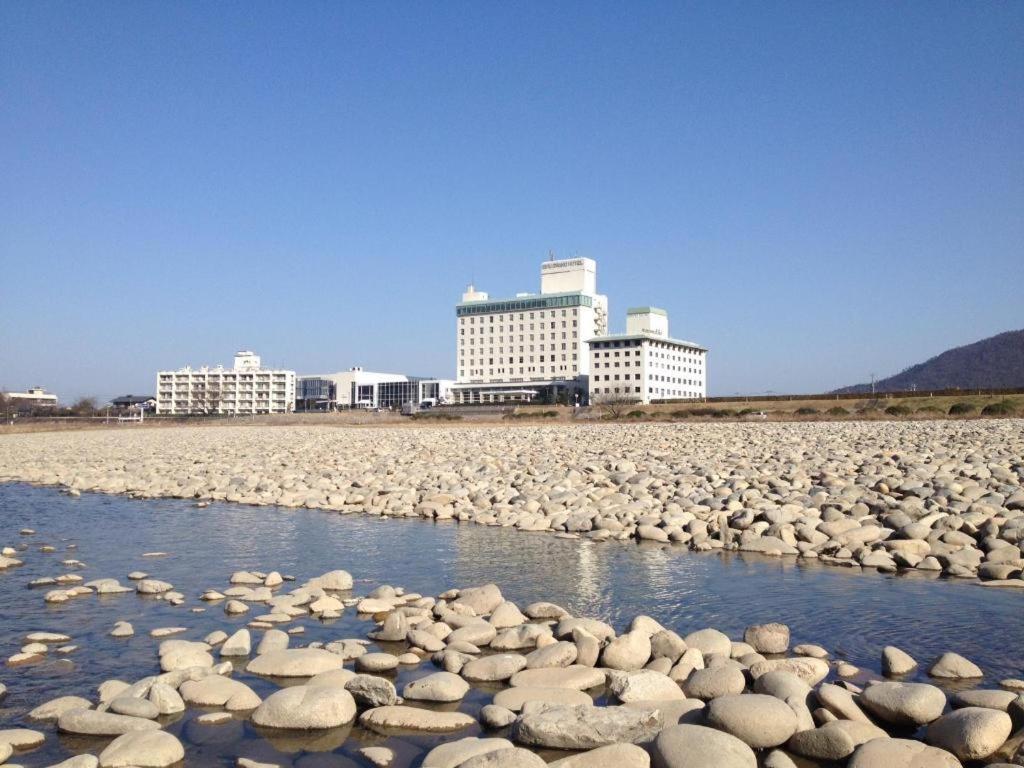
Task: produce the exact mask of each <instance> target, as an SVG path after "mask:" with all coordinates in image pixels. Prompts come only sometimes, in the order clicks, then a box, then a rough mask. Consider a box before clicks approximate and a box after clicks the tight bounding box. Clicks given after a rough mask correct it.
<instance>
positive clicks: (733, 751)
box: [651, 725, 757, 768]
mask: <svg viewBox="0 0 1024 768" xmlns="http://www.w3.org/2000/svg"><path fill="white" fill-rule="evenodd" d="M651 764H652V765H653V766H654V768H757V758H756V757H755V756H754V751H753V750H752V749H751V748H750V747H748V746H747V745H746V744H744V743H743V742H742V741H740V740H739V739H737V738H736V737H735V736H732V735H731V734H728V733H724V732H722V731H716V730H715V729H714V728H706V727H704V726H702V725H671V726H669V727H668V728H665V729H664V730H662V732H661V733H659V734H658V737H657V738H656V739H655V740H654V747H653V749H652V750H651Z"/></svg>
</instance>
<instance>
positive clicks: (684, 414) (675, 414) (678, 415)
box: [669, 411, 691, 419]
mask: <svg viewBox="0 0 1024 768" xmlns="http://www.w3.org/2000/svg"><path fill="white" fill-rule="evenodd" d="M669 415H670V416H672V418H673V419H686V418H689V417H690V415H691V414H690V412H689V411H672V413H671V414H669Z"/></svg>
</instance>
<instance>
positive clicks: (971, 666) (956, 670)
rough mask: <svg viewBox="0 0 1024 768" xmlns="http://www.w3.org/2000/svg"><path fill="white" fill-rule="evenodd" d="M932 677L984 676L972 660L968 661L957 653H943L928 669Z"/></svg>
mask: <svg viewBox="0 0 1024 768" xmlns="http://www.w3.org/2000/svg"><path fill="white" fill-rule="evenodd" d="M928 674H929V675H931V676H932V677H941V678H946V679H949V680H964V679H971V678H975V677H984V676H985V673H984V672H982V671H981V668H980V667H979V666H978V665H977V664H975V663H974V662H971V661H968V660H967V659H965V658H964V657H963V656H961V655H960V654H958V653H944V654H942V655H941V656H940V657H939V658H938V660H937V661H936V662H935V663H934V664H932V666H931V668H930V669H929V670H928Z"/></svg>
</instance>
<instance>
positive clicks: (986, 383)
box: [833, 330, 1024, 394]
mask: <svg viewBox="0 0 1024 768" xmlns="http://www.w3.org/2000/svg"><path fill="white" fill-rule="evenodd" d="M1014 387H1024V330H1020V331H1007V332H1006V333H1000V334H998V335H996V336H991V337H989V338H987V339H982V340H981V341H976V342H974V343H973V344H967V345H965V346H963V347H956V348H954V349H949V350H946V351H945V352H943V353H942V354H940V355H936V356H935V357H933V358H931V359H930V360H926V361H924V362H923V363H918V364H917V365H912V366H911V367H910V368H907V369H906V370H904V371H902V372H900V373H897V374H896V375H895V376H890V377H889V378H887V379H882V380H881V381H877V382H875V391H876V392H900V391H906V390H909V389H914V388H916V389H918V390H922V391H923V390H934V389H1011V388H1014ZM870 391H871V385H870V384H855V385H853V386H851V387H843V388H842V389H837V390H835V391H834V393H833V394H847V393H861V392H870Z"/></svg>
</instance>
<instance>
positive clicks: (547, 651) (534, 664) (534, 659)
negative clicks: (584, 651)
mask: <svg viewBox="0 0 1024 768" xmlns="http://www.w3.org/2000/svg"><path fill="white" fill-rule="evenodd" d="M578 653H579V651H578V649H577V648H576V644H575V643H570V642H567V641H565V640H559V641H558V642H556V643H552V644H551V645H546V646H544V647H543V648H538V649H537V650H535V651H531V652H530V653H528V654H526V668H527V669H543V668H546V667H568V666H569V665H570V664H572V663H573V662H574V661H576V656H577V655H578Z"/></svg>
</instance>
